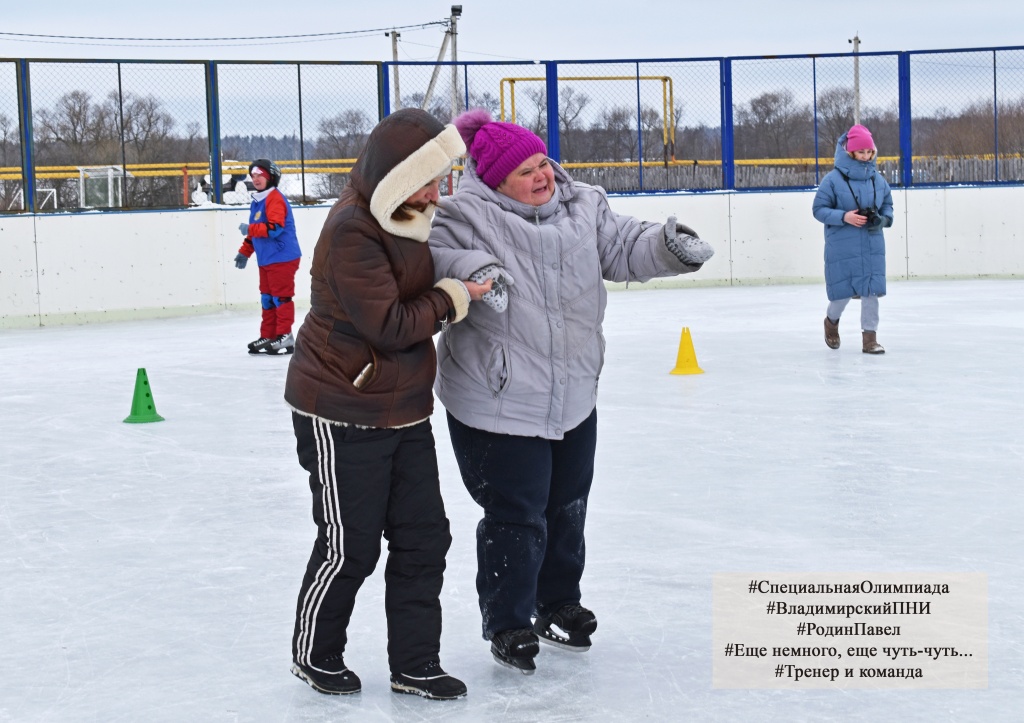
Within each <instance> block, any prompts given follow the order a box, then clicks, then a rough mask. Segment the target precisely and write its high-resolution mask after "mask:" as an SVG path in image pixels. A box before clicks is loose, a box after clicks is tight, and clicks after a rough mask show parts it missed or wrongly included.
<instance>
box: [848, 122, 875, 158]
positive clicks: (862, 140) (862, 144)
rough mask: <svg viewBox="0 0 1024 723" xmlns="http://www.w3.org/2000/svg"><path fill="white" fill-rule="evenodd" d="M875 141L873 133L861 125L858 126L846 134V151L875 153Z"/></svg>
mask: <svg viewBox="0 0 1024 723" xmlns="http://www.w3.org/2000/svg"><path fill="white" fill-rule="evenodd" d="M873 150H876V149H875V141H874V139H873V138H872V137H871V131H869V130H868V129H867V128H865V127H864V126H861V125H856V126H853V127H852V128H850V130H848V131H847V132H846V151H847V153H853V152H854V151H873Z"/></svg>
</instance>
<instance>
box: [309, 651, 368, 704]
mask: <svg viewBox="0 0 1024 723" xmlns="http://www.w3.org/2000/svg"><path fill="white" fill-rule="evenodd" d="M292 675H294V676H295V677H296V678H298V679H299V680H304V681H306V682H307V683H309V687H311V688H312V689H313V690H315V691H317V692H320V693H326V694H327V695H349V694H351V693H358V692H359V690H360V689H361V688H362V683H361V682H360V680H359V676H358V675H356V674H355V673H353V672H352V671H351V670H349V669H348V668H347V667H346V666H345V660H344V658H342V657H341V656H340V655H334V656H331V657H330V658H328V659H327V660H325V661H324V662H322V663H319V664H317V666H316V667H313V666H311V665H303V664H301V663H292Z"/></svg>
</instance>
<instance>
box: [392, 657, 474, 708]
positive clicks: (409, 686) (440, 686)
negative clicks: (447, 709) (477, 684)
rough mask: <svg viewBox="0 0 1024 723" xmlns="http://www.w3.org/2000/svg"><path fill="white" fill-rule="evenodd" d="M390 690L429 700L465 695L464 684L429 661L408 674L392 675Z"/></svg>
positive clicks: (439, 665) (448, 698)
mask: <svg viewBox="0 0 1024 723" xmlns="http://www.w3.org/2000/svg"><path fill="white" fill-rule="evenodd" d="M391 690H392V691H394V692H395V693H412V694H413V695H422V696H423V697H424V698H430V699H431V700H455V699H456V698H461V697H463V696H464V695H466V684H465V683H463V682H462V681H461V680H459V679H458V678H453V677H452V676H450V675H448V673H446V672H444V670H443V669H442V668H441V663H439V662H438V661H436V660H431V661H429V662H427V663H424V664H423V665H421V666H420V667H418V668H416V670H413V671H410V672H408V673H392V674H391Z"/></svg>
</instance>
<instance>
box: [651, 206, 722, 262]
mask: <svg viewBox="0 0 1024 723" xmlns="http://www.w3.org/2000/svg"><path fill="white" fill-rule="evenodd" d="M661 240H662V241H663V242H664V243H665V248H667V249H668V250H669V251H670V252H672V255H673V256H675V257H676V258H677V259H679V262H680V263H682V264H685V265H686V266H700V265H701V264H703V263H704V262H705V261H707V260H708V259H710V258H711V257H712V256H714V255H715V250H714V249H713V248H711V245H710V244H709V243H708V242H707V241H704V240H703V239H701V238H700V237H699V236H698V235H697V232H696V231H694V230H693V229H692V228H690V227H689V226H684V225H683V224H681V223H676V217H675V216H669V217H668V222H667V223H666V224H665V225H664V226H662V227H661Z"/></svg>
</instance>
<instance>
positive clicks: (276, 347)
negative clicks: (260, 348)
mask: <svg viewBox="0 0 1024 723" xmlns="http://www.w3.org/2000/svg"><path fill="white" fill-rule="evenodd" d="M293 351H295V338H294V337H293V336H292V335H291V334H281V336H279V337H277V338H276V339H274V341H272V342H270V347H269V348H268V349H267V353H268V354H291V353H292V352H293Z"/></svg>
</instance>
